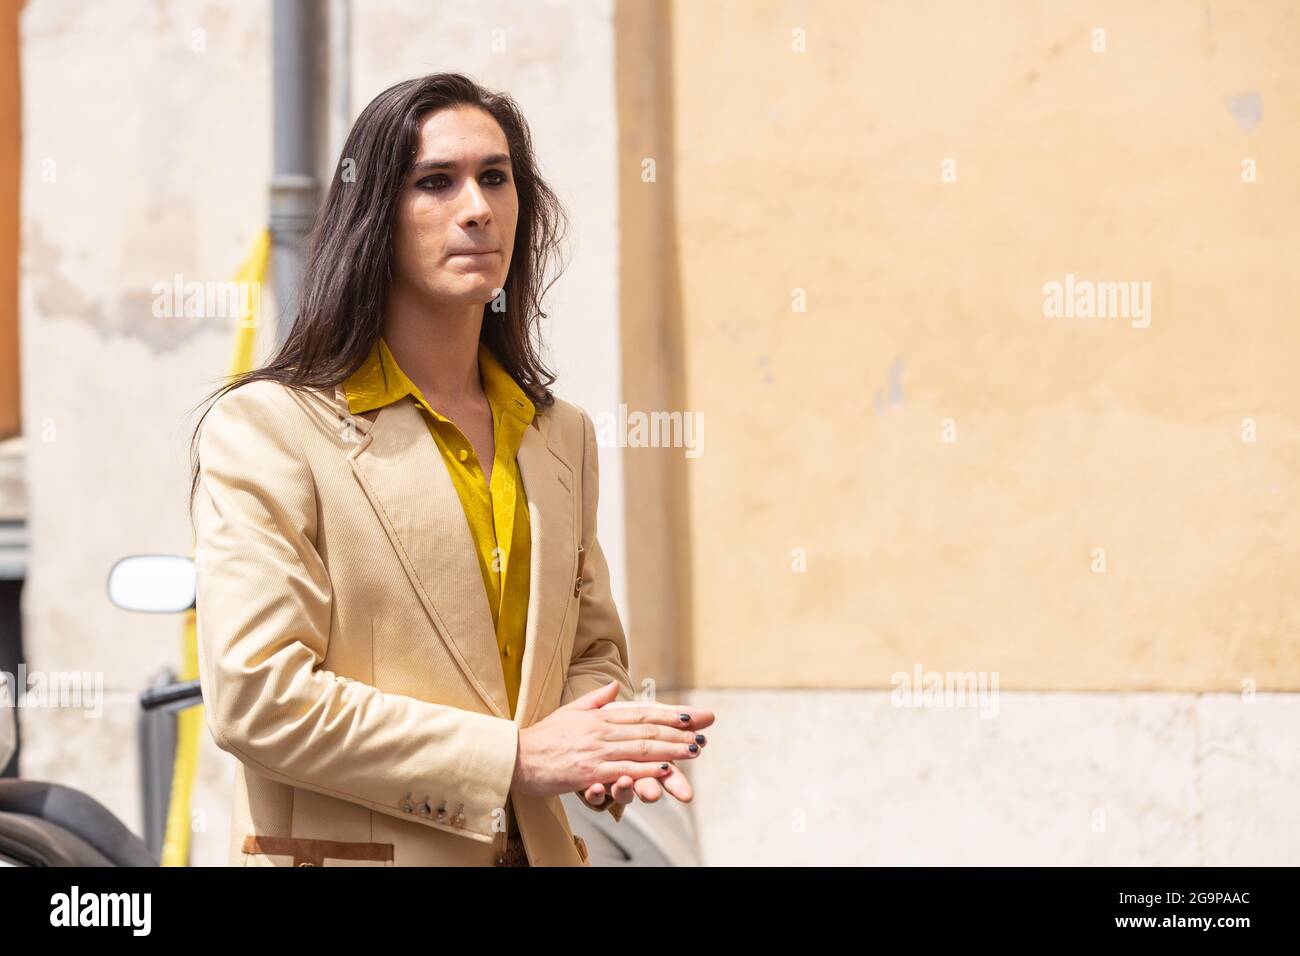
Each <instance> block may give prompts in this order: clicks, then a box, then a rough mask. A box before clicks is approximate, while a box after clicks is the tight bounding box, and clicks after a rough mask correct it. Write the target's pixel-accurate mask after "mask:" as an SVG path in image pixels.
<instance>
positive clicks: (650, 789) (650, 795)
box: [632, 777, 664, 803]
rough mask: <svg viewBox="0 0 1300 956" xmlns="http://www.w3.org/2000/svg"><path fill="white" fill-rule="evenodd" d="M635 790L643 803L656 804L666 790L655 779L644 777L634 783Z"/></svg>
mask: <svg viewBox="0 0 1300 956" xmlns="http://www.w3.org/2000/svg"><path fill="white" fill-rule="evenodd" d="M632 786H633V789H635V790H636V795H637V796H638V797H640V798H641V802H642V803H654V802H655V801H656V800H658V799H659V798H660V797H662V796H663V794H664V788H663V787H661V786H660V785H659V781H658V780H656V779H655V778H654V777H642V778H641V779H640V780H637V781H634V782H633V784H632Z"/></svg>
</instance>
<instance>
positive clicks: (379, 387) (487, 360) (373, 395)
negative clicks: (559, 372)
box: [343, 335, 537, 425]
mask: <svg viewBox="0 0 1300 956" xmlns="http://www.w3.org/2000/svg"><path fill="white" fill-rule="evenodd" d="M478 368H479V376H480V378H481V379H482V381H483V391H484V392H485V393H487V397H488V401H489V402H490V403H491V404H492V405H493V406H494V407H495V408H496V410H497V411H498V412H504V413H506V414H509V415H512V416H514V417H515V418H517V419H519V420H520V421H521V422H523V423H524V424H525V425H527V424H529V423H531V422H532V420H533V417H534V415H535V414H536V412H537V409H536V406H535V405H533V403H532V401H531V400H530V399H529V397H528V395H527V393H525V392H524V390H523V389H522V388H520V387H519V384H518V383H517V382H516V381H515V380H514V379H513V378H511V376H510V373H509V372H507V371H506V370H505V367H504V366H503V365H502V364H501V362H500V361H499V360H498V359H497V357H496V356H495V355H493V354H492V350H491V349H490V348H488V346H487V344H486V343H485V342H482V341H480V342H479V344H478ZM343 389H344V392H345V393H346V395H347V400H348V411H350V412H351V413H352V414H353V415H358V414H360V413H362V412H368V411H371V410H372V409H375V408H381V407H383V406H384V405H391V404H392V403H393V402H396V401H398V400H399V399H402V398H405V397H406V396H407V395H414V396H415V397H416V398H417V399H418V400H420V401H422V402H424V404H425V405H426V406H428V402H427V401H426V400H425V398H424V396H423V395H422V394H421V393H420V390H419V388H417V387H416V385H415V383H414V382H412V381H411V380H410V379H409V378H407V376H406V373H405V372H403V371H402V369H401V367H400V366H399V365H398V364H397V360H396V359H395V358H393V353H392V352H391V351H389V349H388V343H387V342H385V341H384V338H383V336H382V335H381V336H379V337H377V338H376V340H375V342H374V344H373V345H371V347H370V354H369V356H367V358H366V361H365V363H364V364H363V365H362V366H361V367H360V368H359V369H357V370H356V371H355V372H353V373H352V374H351V375H350V376H349V377H348V378H347V380H346V381H345V382H344V383H343ZM429 408H430V410H431V411H433V413H434V415H436V416H437V417H438V418H443V416H442V415H441V414H439V413H438V412H437V411H436V410H434V409H433V407H432V406H429Z"/></svg>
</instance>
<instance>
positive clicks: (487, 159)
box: [411, 153, 510, 176]
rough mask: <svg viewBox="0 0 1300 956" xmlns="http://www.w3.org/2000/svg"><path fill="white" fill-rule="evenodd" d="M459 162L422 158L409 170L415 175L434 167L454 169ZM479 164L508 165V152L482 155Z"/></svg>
mask: <svg viewBox="0 0 1300 956" xmlns="http://www.w3.org/2000/svg"><path fill="white" fill-rule="evenodd" d="M459 165H460V164H459V163H457V162H456V161H455V160H451V159H424V160H421V161H420V162H418V163H416V164H415V165H414V166H412V167H411V172H412V173H414V174H415V175H417V176H418V175H419V174H420V173H427V172H429V171H431V170H434V169H455V168H456V167H457V166H459ZM479 165H480V166H509V165H510V155H509V154H508V153H493V154H492V155H490V156H484V157H483V160H482V162H481V163H479Z"/></svg>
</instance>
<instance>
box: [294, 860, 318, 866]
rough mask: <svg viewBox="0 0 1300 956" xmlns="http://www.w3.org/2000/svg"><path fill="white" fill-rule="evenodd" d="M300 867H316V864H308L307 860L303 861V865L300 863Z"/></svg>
mask: <svg viewBox="0 0 1300 956" xmlns="http://www.w3.org/2000/svg"><path fill="white" fill-rule="evenodd" d="M298 865H299V866H315V865H316V864H315V863H310V862H308V861H307V860H303V861H302V862H301V863H299V864H298Z"/></svg>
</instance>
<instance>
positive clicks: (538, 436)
mask: <svg viewBox="0 0 1300 956" xmlns="http://www.w3.org/2000/svg"><path fill="white" fill-rule="evenodd" d="M333 404H334V405H335V406H336V409H337V411H338V414H339V417H340V418H341V419H343V420H344V421H345V422H347V427H348V429H349V431H352V430H354V431H353V432H352V435H353V437H354V438H355V441H354V442H349V443H348V445H345V447H348V452H347V458H348V461H349V463H350V464H351V466H352V470H353V472H354V473H355V474H356V477H357V480H358V481H359V482H360V484H361V486H362V488H363V489H365V493H366V496H367V497H368V498H369V499H370V503H371V505H372V506H373V507H374V509H375V515H376V518H377V519H378V520H379V522H380V523H381V524H382V525H383V528H384V531H385V533H386V534H387V535H388V538H389V540H390V542H391V543H392V545H393V549H394V551H395V552H396V553H397V556H398V558H399V559H400V560H401V562H402V565H403V567H404V568H405V569H406V574H407V577H408V579H409V581H410V585H411V587H412V588H413V589H414V590H415V592H416V595H417V596H418V598H419V600H420V603H421V604H422V605H423V606H424V609H425V612H426V613H427V614H428V616H429V620H430V622H431V623H432V625H433V628H434V630H435V632H436V633H437V635H438V637H439V639H441V640H442V641H443V643H444V644H446V646H447V649H448V651H449V652H450V653H451V655H452V657H453V658H454V659H455V660H456V662H457V663H458V664H459V666H460V667H461V669H462V670H463V671H464V672H465V675H466V677H467V678H468V679H469V681H470V683H471V684H472V685H473V686H474V688H475V689H476V690H477V692H478V694H479V696H480V697H482V698H483V700H484V702H485V703H487V705H488V706H489V707H491V709H492V711H493V712H494V713H496V714H497V715H498V716H501V717H504V718H506V719H510V710H509V706H510V705H509V698H508V697H507V695H506V685H505V675H504V673H503V672H502V668H501V659H500V656H499V655H500V651H499V649H498V646H497V640H496V633H495V631H494V630H493V627H492V613H491V610H490V609H489V607H488V598H487V594H486V593H485V591H484V589H483V575H482V572H481V571H480V570H479V566H478V560H477V558H476V556H475V550H474V542H473V539H472V538H471V537H470V532H469V525H468V523H467V522H466V521H465V515H464V511H463V509H462V507H461V503H460V498H459V497H458V496H457V494H456V489H455V487H454V486H453V485H452V483H451V476H450V475H449V474H448V473H447V467H446V465H445V464H444V462H443V461H442V459H441V457H440V455H439V453H438V449H437V446H436V445H435V444H434V442H433V441H432V440H431V439H430V437H429V430H428V426H427V424H426V423H425V420H424V418H423V415H422V413H421V411H420V409H419V406H418V405H417V403H416V399H415V398H414V396H412V395H408V396H406V397H404V398H403V399H401V400H399V401H396V402H393V403H391V404H388V405H384V406H383V407H382V408H380V409H379V414H378V417H376V418H375V420H374V421H373V422H370V421H368V420H367V419H365V418H364V417H362V416H360V415H355V416H354V415H351V414H350V413H349V409H348V399H347V394H346V391H345V390H344V388H343V386H342V385H339V386H337V387H336V388H335V392H334V399H333ZM550 428H551V416H550V414H549V411H548V410H545V409H538V410H537V413H536V414H535V416H534V417H533V421H532V423H531V424H530V426H529V427H528V428H526V429H524V437H523V439H522V441H521V443H520V445H519V451H518V453H517V455H516V459H517V461H518V462H519V473H520V476H521V478H522V479H523V483H524V496H525V497H526V498H527V499H528V519H529V527H530V529H531V534H532V553H531V555H530V558H529V565H530V577H529V595H528V619H527V625H526V631H525V639H524V661H523V668H522V670H523V675H522V683H521V685H520V688H519V699H518V701H517V703H516V708H515V715H514V721H515V723H517V724H518V725H519V726H520V727H526V726H528V725H529V722H530V720H531V718H532V713H533V710H534V709H535V707H536V703H537V700H538V699H539V698H540V696H541V691H542V685H543V684H544V682H545V681H546V679H547V678H548V676H549V675H550V671H551V668H552V667H553V666H554V662H555V656H556V653H557V652H558V650H559V647H560V633H561V631H562V630H563V628H564V623H565V618H566V615H567V614H568V613H570V606H569V605H570V599H571V597H572V595H573V589H574V581H575V579H576V577H577V574H578V505H579V502H578V499H577V495H576V493H575V490H574V489H575V487H576V486H575V465H574V463H573V462H570V461H568V460H567V459H566V458H565V457H564V456H562V455H560V454H559V452H557V451H556V450H555V449H553V448H552V447H551V443H550Z"/></svg>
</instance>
